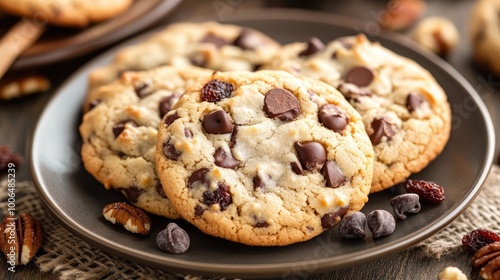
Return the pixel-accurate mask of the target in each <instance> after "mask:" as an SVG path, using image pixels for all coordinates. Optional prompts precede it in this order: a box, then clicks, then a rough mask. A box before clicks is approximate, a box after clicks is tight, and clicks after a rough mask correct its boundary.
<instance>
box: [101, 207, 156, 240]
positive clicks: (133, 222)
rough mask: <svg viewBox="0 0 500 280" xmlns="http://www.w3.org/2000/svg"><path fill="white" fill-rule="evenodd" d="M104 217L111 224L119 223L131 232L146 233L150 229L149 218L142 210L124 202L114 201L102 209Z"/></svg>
mask: <svg viewBox="0 0 500 280" xmlns="http://www.w3.org/2000/svg"><path fill="white" fill-rule="evenodd" d="M102 215H103V216H104V218H105V219H106V220H108V221H110V222H112V223H113V224H115V223H119V224H121V225H122V226H123V227H125V229H127V230H128V231H130V232H133V233H139V234H142V235H147V234H148V233H149V230H150V229H151V219H150V218H149V216H148V215H147V214H146V212H144V211H143V210H141V209H139V208H137V207H135V206H132V205H130V204H127V203H125V202H114V203H110V204H108V205H106V206H105V207H104V208H103V209H102Z"/></svg>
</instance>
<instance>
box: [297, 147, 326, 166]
mask: <svg viewBox="0 0 500 280" xmlns="http://www.w3.org/2000/svg"><path fill="white" fill-rule="evenodd" d="M294 147H295V150H296V151H297V154H298V156H299V160H300V164H301V165H302V168H303V169H305V170H309V171H316V170H319V169H321V167H322V166H323V163H325V160H326V151H325V147H323V145H321V144H320V143H318V142H313V141H311V142H303V143H301V142H295V144H294Z"/></svg>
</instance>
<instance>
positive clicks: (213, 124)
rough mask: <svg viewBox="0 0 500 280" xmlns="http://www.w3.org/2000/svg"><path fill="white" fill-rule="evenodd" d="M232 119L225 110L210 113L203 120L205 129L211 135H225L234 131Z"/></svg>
mask: <svg viewBox="0 0 500 280" xmlns="http://www.w3.org/2000/svg"><path fill="white" fill-rule="evenodd" d="M233 127H234V125H233V124H232V123H231V118H230V117H229V115H228V114H227V113H226V112H225V111H224V110H217V111H213V112H210V113H208V114H206V115H205V117H204V118H203V128H204V129H205V131H206V132H208V133H210V134H224V133H230V132H232V131H233Z"/></svg>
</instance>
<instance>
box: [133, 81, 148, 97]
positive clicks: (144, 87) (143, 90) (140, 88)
mask: <svg viewBox="0 0 500 280" xmlns="http://www.w3.org/2000/svg"><path fill="white" fill-rule="evenodd" d="M150 87H151V85H150V83H148V82H141V83H138V84H136V85H134V90H135V93H136V94H137V96H138V97H139V98H140V99H142V98H144V97H146V96H148V95H150V94H151V89H150Z"/></svg>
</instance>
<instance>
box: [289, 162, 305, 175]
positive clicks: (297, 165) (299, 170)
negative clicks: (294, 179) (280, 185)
mask: <svg viewBox="0 0 500 280" xmlns="http://www.w3.org/2000/svg"><path fill="white" fill-rule="evenodd" d="M290 165H291V166H292V170H293V172H295V174H298V175H302V174H304V169H302V165H301V164H300V162H297V161H294V162H291V163H290Z"/></svg>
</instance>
